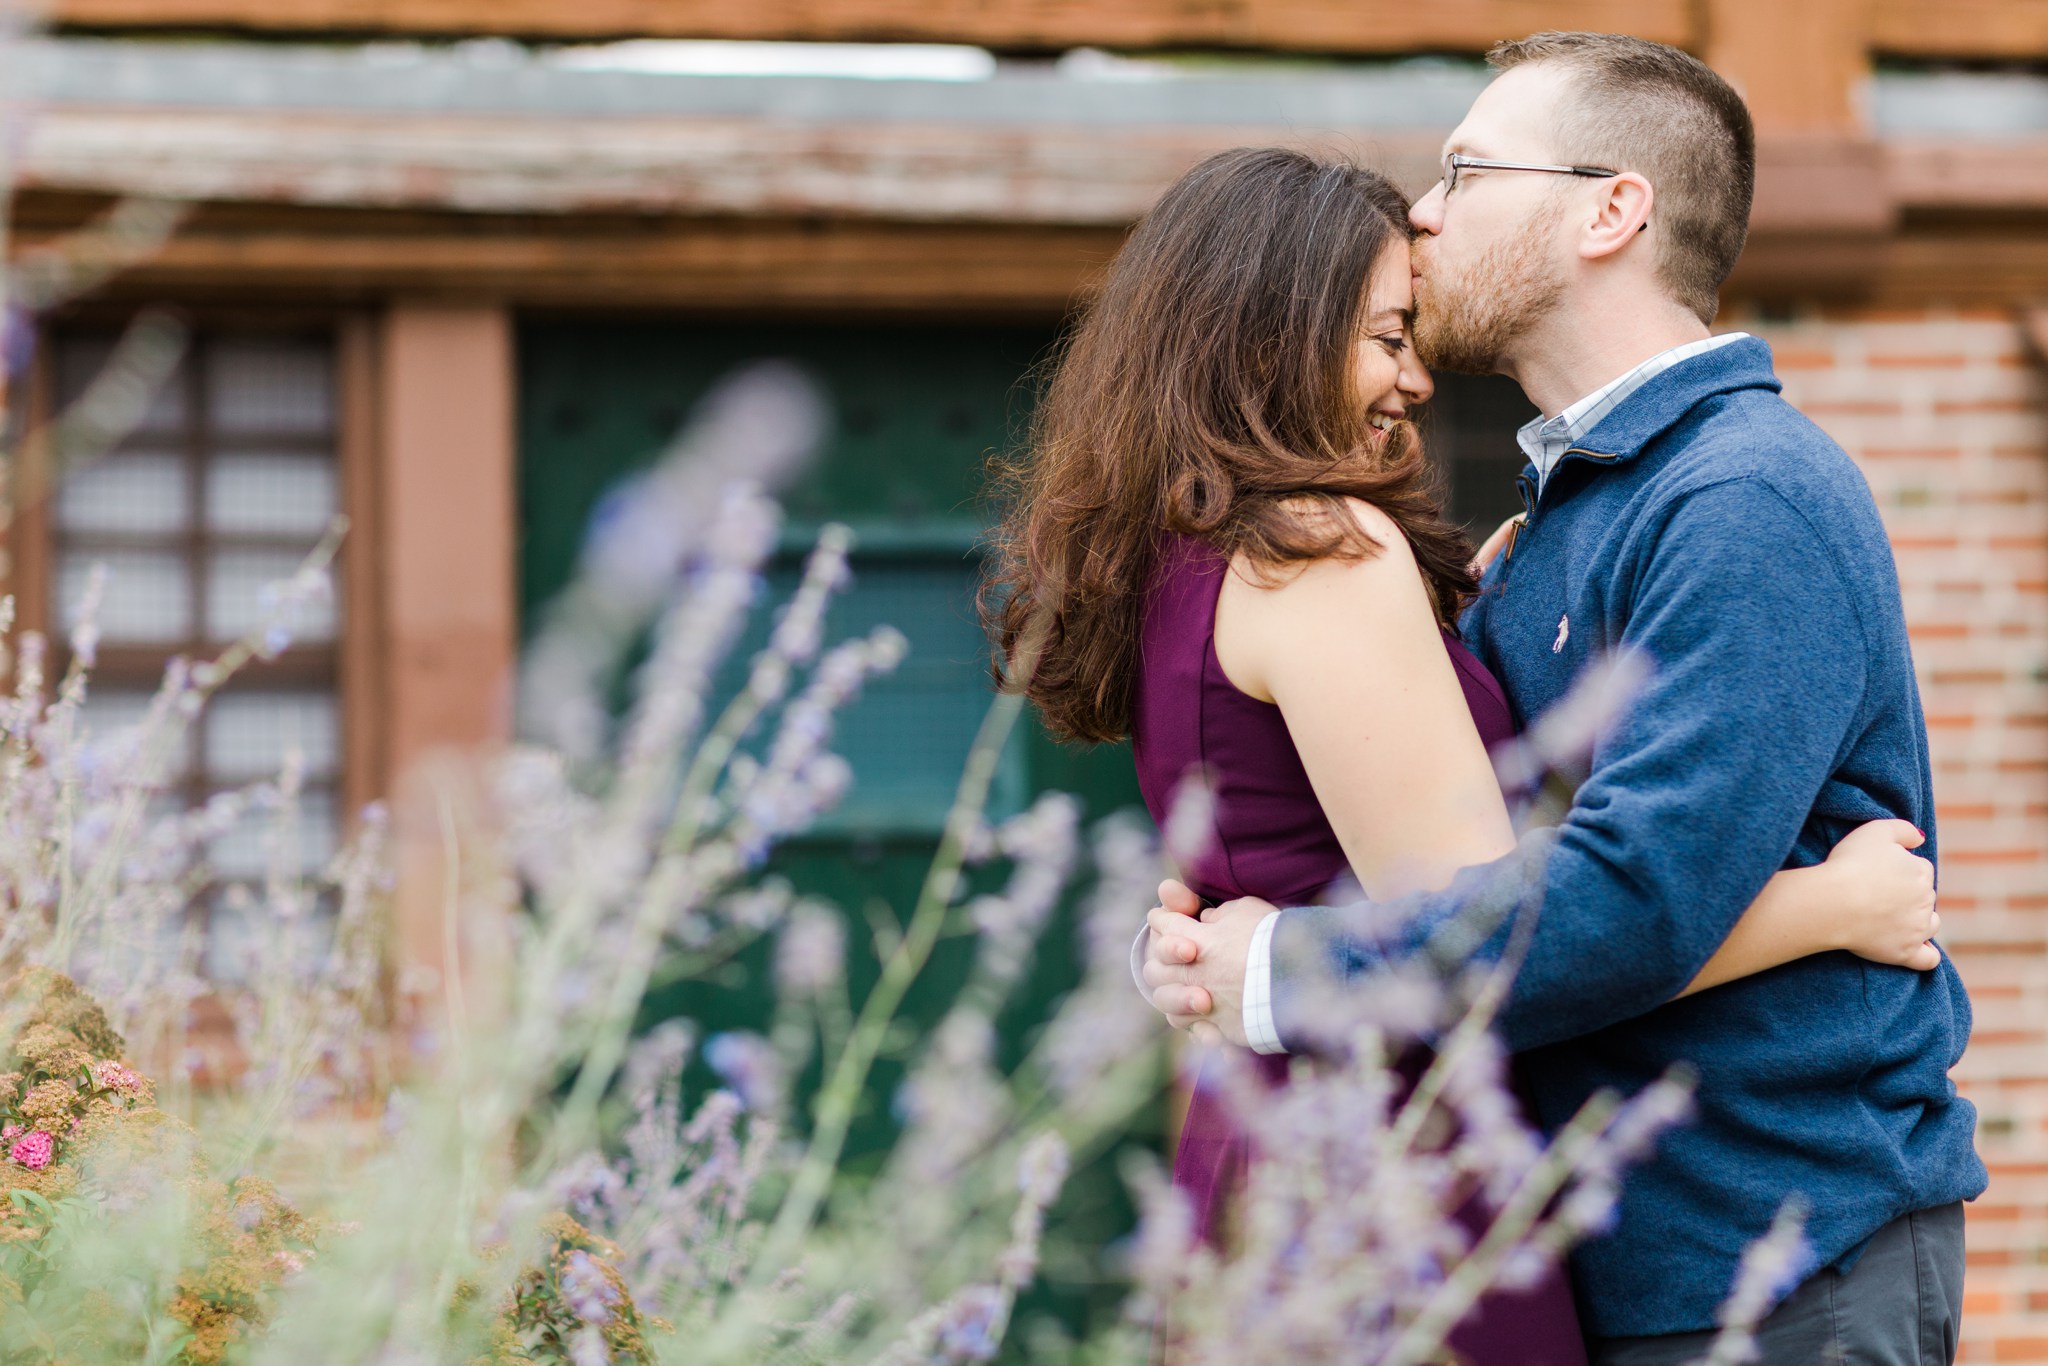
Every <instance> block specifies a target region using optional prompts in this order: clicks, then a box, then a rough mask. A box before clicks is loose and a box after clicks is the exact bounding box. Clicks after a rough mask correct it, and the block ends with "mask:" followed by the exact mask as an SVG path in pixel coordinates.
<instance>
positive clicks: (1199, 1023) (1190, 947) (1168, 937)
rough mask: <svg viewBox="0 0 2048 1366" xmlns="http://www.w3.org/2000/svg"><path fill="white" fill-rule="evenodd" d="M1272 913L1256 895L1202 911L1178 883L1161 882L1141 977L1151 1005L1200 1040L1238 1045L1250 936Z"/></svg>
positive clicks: (1241, 1037)
mask: <svg viewBox="0 0 2048 1366" xmlns="http://www.w3.org/2000/svg"><path fill="white" fill-rule="evenodd" d="M1273 909H1274V908H1273V907H1272V906H1271V905H1269V904H1268V903H1266V902H1264V901H1260V900H1259V899H1258V898H1256V897H1243V898H1240V899H1239V900H1236V901H1226V902H1224V903H1223V904H1222V905H1220V906H1206V907H1205V906H1203V905H1202V899H1201V898H1200V897H1198V896H1196V895H1195V894H1194V893H1193V892H1192V891H1190V890H1188V888H1187V886H1186V885H1185V884H1183V883H1180V882H1176V881H1174V880H1173V879H1171V878H1169V879H1167V880H1166V881H1165V882H1162V883H1160V884H1159V904H1158V905H1157V906H1154V907H1153V908H1152V909H1151V910H1150V911H1148V912H1147V913H1146V916H1145V922H1146V924H1147V926H1148V927H1149V928H1150V929H1151V931H1152V938H1151V942H1150V943H1149V944H1147V945H1146V949H1145V959H1144V963H1143V965H1142V966H1141V968H1140V975H1141V976H1142V977H1143V978H1144V981H1145V989H1146V990H1147V991H1149V992H1150V993H1151V994H1152V1005H1153V1008H1154V1009H1156V1010H1157V1011H1158V1012H1159V1013H1160V1014H1162V1015H1164V1016H1165V1017H1166V1022H1167V1023H1168V1024H1170V1025H1172V1026H1173V1027H1174V1028H1175V1029H1185V1030H1187V1031H1188V1032H1189V1033H1190V1034H1192V1035H1194V1036H1195V1037H1196V1038H1197V1039H1200V1040H1202V1041H1203V1042H1204V1043H1224V1042H1228V1043H1234V1044H1240V1045H1241V1044H1243V1043H1244V1042H1245V1036H1244V976H1245V961H1246V959H1247V957H1248V956H1249V955H1250V953H1251V946H1252V934H1253V932H1254V931H1256V930H1257V929H1258V927H1259V922H1260V921H1261V920H1263V919H1265V918H1266V916H1267V915H1268V914H1269V913H1270V912H1271V911H1272V910H1273Z"/></svg>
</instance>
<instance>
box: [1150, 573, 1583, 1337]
mask: <svg viewBox="0 0 2048 1366" xmlns="http://www.w3.org/2000/svg"><path fill="white" fill-rule="evenodd" d="M1227 568H1228V564H1227V562H1226V561H1225V560H1224V558H1223V557H1222V556H1221V555H1220V554H1218V553H1217V552H1216V551H1215V550H1213V549H1211V548H1210V547H1209V546H1208V545H1206V544H1204V543H1203V542H1201V541H1199V540H1196V539H1194V538H1192V537H1187V536H1178V535H1168V536H1167V537H1166V538H1165V540H1164V541H1163V542H1162V544H1161V547H1160V554H1159V560H1158V563H1157V565H1156V566H1155V567H1154V569H1153V571H1152V577H1151V581H1150V582H1149V584H1148V585H1147V587H1146V597H1145V609H1144V619H1143V621H1142V623H1141V624H1140V627H1139V635H1138V668H1137V677H1136V686H1135V688H1134V691H1133V696H1132V704H1131V739H1132V745H1131V749H1132V754H1133V757H1134V758H1135V759H1136V761H1137V767H1138V785H1139V787H1140V788H1141V789H1143V791H1144V794H1145V805H1146V806H1147V807H1148V808H1149V809H1150V810H1151V813H1152V818H1153V819H1154V820H1155V821H1159V822H1164V820H1165V819H1166V809H1167V805H1168V803H1169V802H1170V801H1171V800H1172V797H1173V792H1174V788H1175V786H1176V785H1177V784H1178V783H1179V782H1180V781H1181V779H1182V777H1183V776H1184V775H1185V774H1186V773H1187V772H1188V771H1189V770H1190V769H1192V768H1195V767H1202V768H1205V769H1206V770H1207V771H1208V775H1209V781H1210V784H1211V787H1212V789H1213V790H1214V792H1215V796H1216V817H1215V821H1216V828H1215V831H1214V835H1215V838H1214V840H1213V842H1212V844H1211V846H1210V849H1209V851H1208V853H1207V854H1205V855H1204V857H1203V858H1202V860H1201V862H1200V863H1199V864H1198V865H1197V866H1196V867H1194V868H1191V869H1189V870H1187V881H1188V885H1189V886H1190V887H1192V888H1193V889H1194V890H1195V891H1196V892H1198V893H1200V894H1201V895H1202V896H1203V897H1204V898H1206V899H1207V900H1209V901H1211V902H1221V901H1229V900H1232V899H1234V898H1236V897H1241V896H1257V897H1261V898H1263V899H1265V900H1267V901H1270V902H1273V903H1274V904H1275V905H1279V906H1299V905H1307V904H1313V903H1315V902H1317V901H1319V900H1320V899H1321V898H1322V894H1323V891H1324V889H1326V888H1327V887H1329V885H1330V884H1331V883H1332V882H1334V881H1336V880H1337V879H1338V878H1339V877H1342V876H1343V875H1344V874H1345V873H1346V872H1348V870H1349V866H1348V864H1347V863H1346V861H1345V858H1344V850H1343V848H1342V847H1341V846H1340V845H1339V844H1338V843H1337V836H1336V833H1335V832H1334V831H1333V830H1331V829H1330V823H1329V821H1328V820H1326V819H1325V818H1324V816H1323V811H1322V808H1321V806H1319V805H1318V804H1317V802H1316V797H1315V792H1314V790H1313V789H1312V788H1311V787H1310V786H1309V781H1308V774H1307V772H1306V771H1304V770H1303V768H1302V766H1301V759H1300V757H1299V756H1298V755H1297V754H1296V753H1295V749H1294V742H1293V740H1292V739H1291V738H1290V737H1289V736H1288V733H1287V726H1286V724H1285V723H1284V722H1283V721H1282V720H1281V719H1280V709H1279V708H1278V707H1275V706H1274V705H1272V704H1271V703H1270V702H1261V701H1259V700H1257V699H1256V698H1252V697H1247V696H1246V695H1245V694H1244V693H1241V692H1239V691H1238V690H1237V689H1236V688H1235V687H1233V686H1232V685H1231V683H1230V680H1229V679H1227V678H1225V677H1224V676H1223V666H1222V665H1221V664H1220V663H1219V662H1218V661H1217V658H1216V641H1215V628H1216V598H1217V595H1218V593H1219V592H1220V591H1221V589H1222V586H1223V575H1224V573H1225V571H1226V570H1227ZM1444 645H1445V648H1446V649H1448V650H1449V651H1450V655H1451V662H1452V664H1454V665H1455V666H1456V667H1457V672H1458V682H1459V684H1460V685H1461V686H1462V687H1463V688H1464V691H1465V701H1466V704H1467V705H1468V706H1470V707H1471V709H1472V719H1473V720H1474V722H1476V723H1477V725H1478V727H1479V734H1480V737H1481V738H1482V739H1483V740H1485V741H1486V743H1487V745H1488V746H1489V747H1491V746H1493V745H1495V744H1498V743H1499V742H1500V741H1502V740H1505V739H1507V738H1508V737H1509V736H1511V735H1513V734H1514V723H1513V720H1512V717H1511V714H1510V712H1509V710H1508V703H1507V697H1506V696H1505V694H1503V693H1502V692H1501V687H1500V684H1499V682H1498V681H1497V680H1495V678H1494V677H1493V675H1492V674H1490V673H1488V672H1487V670H1486V666H1485V665H1483V664H1481V663H1480V662H1479V661H1478V659H1477V658H1475V657H1474V656H1473V655H1472V653H1471V652H1470V651H1468V650H1467V649H1466V648H1465V647H1464V646H1463V645H1462V644H1460V643H1459V642H1458V641H1457V640H1456V639H1455V638H1454V637H1452V636H1450V635H1449V634H1446V635H1445V637H1444ZM1256 1065H1257V1067H1258V1070H1259V1073H1260V1075H1261V1076H1262V1077H1263V1078H1264V1079H1265V1080H1266V1082H1267V1083H1268V1084H1269V1085H1273V1086H1282V1085H1285V1084H1286V1079H1287V1059H1286V1058H1284V1057H1273V1056H1259V1057H1257V1058H1256ZM1218 1090H1219V1088H1216V1087H1211V1086H1198V1087H1197V1088H1196V1089H1195V1094H1194V1096H1193V1098H1192V1100H1191V1102H1190V1105H1189V1108H1188V1114H1187V1119H1186V1121H1185V1123H1184V1124H1183V1126H1182V1129H1181V1142H1180V1151H1179V1152H1178V1153H1177V1154H1176V1156H1175V1158H1174V1165H1173V1180H1174V1184H1175V1185H1176V1186H1177V1187H1179V1188H1180V1189H1181V1190H1182V1191H1184V1192H1185V1193H1186V1194H1187V1195H1188V1197H1189V1198H1190V1200H1191V1201H1192V1203H1193V1205H1194V1209H1195V1216H1196V1220H1197V1223H1198V1226H1199V1228H1200V1231H1201V1235H1202V1237H1203V1238H1205V1239H1207V1240H1210V1241H1212V1242H1213V1241H1215V1239H1216V1236H1217V1233H1218V1229H1219V1224H1220V1221H1221V1216H1222V1214H1223V1212H1224V1210H1225V1209H1226V1208H1227V1206H1228V1204H1229V1203H1230V1201H1231V1200H1232V1199H1233V1198H1234V1197H1235V1195H1236V1193H1237V1192H1238V1191H1240V1190H1242V1189H1243V1186H1244V1179H1245V1171H1246V1166H1247V1164H1248V1162H1249V1161H1250V1160H1251V1155H1250V1151H1249V1145H1248V1143H1247V1141H1246V1139H1245V1136H1244V1134H1243V1133H1242V1132H1241V1131H1240V1130H1239V1129H1238V1128H1237V1126H1236V1125H1235V1124H1234V1123H1233V1122H1232V1120H1231V1117H1230V1114H1229V1112H1228V1110H1227V1109H1226V1107H1225V1104H1224V1102H1223V1099H1222V1097H1221V1096H1220V1095H1219V1094H1218ZM1468 1215H1469V1216H1470V1217H1468V1218H1467V1222H1468V1224H1473V1226H1474V1227H1475V1228H1478V1227H1483V1221H1481V1222H1475V1221H1480V1220H1481V1216H1480V1215H1479V1213H1478V1212H1477V1211H1476V1210H1474V1211H1466V1212H1462V1213H1461V1217H1466V1216H1468ZM1450 1345H1451V1346H1452V1348H1453V1349H1455V1350H1456V1351H1457V1352H1458V1354H1459V1356H1460V1358H1461V1359H1462V1360H1463V1361H1464V1362H1466V1363H1468V1366H1585V1362H1586V1351H1585V1344H1584V1342H1583V1340H1582V1338H1581V1336H1580V1333H1579V1323H1578V1314H1577V1312H1576V1311H1575V1309H1574V1308H1573V1304H1572V1295H1571V1289H1570V1287H1569V1286H1568V1285H1567V1284H1566V1282H1565V1279H1564V1275H1563V1273H1562V1272H1561V1271H1560V1272H1553V1273H1552V1274H1551V1275H1550V1276H1549V1277H1547V1278H1546V1279H1545V1280H1544V1281H1543V1282H1542V1283H1541V1284H1539V1285H1537V1286H1535V1287H1534V1288H1532V1289H1529V1290H1525V1291H1517V1292H1496V1293H1494V1294H1491V1295H1488V1296H1487V1297H1486V1298H1485V1299H1483V1300H1481V1301H1480V1303H1479V1304H1478V1306H1477V1307H1475V1308H1474V1310H1473V1311H1472V1313H1471V1314H1469V1315H1468V1316H1467V1317H1466V1319H1465V1321H1464V1322H1463V1323H1461V1324H1459V1326H1458V1328H1457V1330H1456V1331H1455V1332H1454V1333H1453V1334H1452V1336H1451V1344H1450Z"/></svg>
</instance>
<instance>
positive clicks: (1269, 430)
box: [981, 148, 1474, 741]
mask: <svg viewBox="0 0 2048 1366" xmlns="http://www.w3.org/2000/svg"><path fill="white" fill-rule="evenodd" d="M1407 234H1408V227H1407V203H1406V200H1405V198H1404V197H1403V196H1402V194H1401V192H1400V191H1399V190H1397V189H1396V188H1395V187H1394V186H1393V184H1392V183H1391V182H1389V181H1388V180H1387V179H1386V177H1384V176H1382V175H1380V174H1378V173H1377V172H1375V171H1369V170H1366V169H1364V168H1363V167H1360V166H1357V165H1354V164H1352V163H1350V162H1348V161H1343V160H1335V159H1322V158H1318V157H1314V156H1310V155H1308V154H1305V153H1303V152H1298V151H1289V150H1285V149H1281V148H1240V149H1238V150H1236V151H1230V152H1223V153H1220V154H1218V155H1216V156H1213V157H1210V158H1209V159H1208V160H1206V161H1204V162H1203V163H1202V164H1201V165H1199V166H1197V167H1195V168H1194V169H1193V170H1191V171H1189V172H1188V173H1187V174H1186V175H1185V176H1183V177H1181V179H1180V182H1179V183H1178V184H1176V185H1175V186H1174V187H1173V188H1172V189H1171V190H1168V191H1167V192H1166V195H1165V197H1164V198H1162V199H1161V200H1160V201H1159V203H1158V205H1157V206H1156V207H1154V208H1153V210H1152V211H1151V212H1150V213H1149V214H1147V215H1146V216H1145V218H1144V220H1143V221H1142V222H1140V223H1139V224H1138V226H1137V227H1136V228H1135V229H1134V230H1133V232H1132V234H1131V236H1130V239H1129V240H1128V241H1127V242H1126V243H1125V244H1124V247H1123V249H1122V251H1120V252H1119V253H1118V254H1117V257H1116V260H1115V261H1114V262H1113V263H1112V264H1111V266H1110V269H1109V273H1108V278H1107V279H1106V280H1105V281H1104V283H1103V287H1102V289H1101V291H1100V293H1099V294H1098V295H1097V297H1096V299H1095V301H1094V302H1093V304H1092V305H1091V306H1090V307H1089V308H1088V309H1087V310H1086V312H1085V313H1084V314H1083V316H1082V317H1081V319H1080V320H1079V322H1078V325H1077V326H1076V327H1075V328H1074V329H1073V330H1072V332H1071V333H1070V335H1069V337H1068V339H1067V341H1066V343H1065V345H1064V347H1063V348H1062V351H1061V353H1060V354H1058V355H1056V356H1055V357H1054V360H1053V362H1052V364H1053V369H1052V374H1051V378H1050V380H1049V382H1048V383H1047V385H1046V388H1045V393H1044V395H1043V397H1042V399H1041V401H1040V402H1039V404H1038V407H1037V410H1036V412H1035V414H1034V416H1033V419H1032V423H1031V427H1030V433H1029V438H1028V441H1027V442H1026V444H1025V447H1024V449H1023V450H1022V452H1021V453H1020V454H1018V455H1017V456H1015V457H1013V458H1011V459H1009V460H1006V461H1002V462H999V463H998V467H997V481H996V489H997V491H998V498H999V499H1000V501H1001V504H1002V513H1003V516H1002V520H1001V522H1000V524H999V526H998V529H997V531H996V533H995V543H994V547H993V550H994V554H993V557H992V563H991V567H990V571H989V576H988V579H987V582H986V583H985V584H984V587H983V592H982V597H981V607H982V616H983V619H984V622H985V623H986V625H987V626H988V628H989V632H990V634H991V636H992V637H993V638H994V640H995V643H996V647H997V665H996V672H997V676H998V679H999V680H1001V681H1002V683H1003V685H1004V686H1005V687H1008V688H1012V689H1017V688H1021V689H1022V690H1023V691H1024V693H1025V694H1026V695H1027V696H1028V697H1029V698H1030V700H1031V701H1032V702H1034V703H1036V704H1037V706H1038V707H1039V708H1040V709H1041V710H1042V711H1043V713H1044V716H1045V720H1046V724H1047V725H1048V726H1049V727H1050V728H1051V729H1052V731H1053V732H1054V733H1055V734H1057V735H1059V736H1061V737H1063V738H1067V739H1074V740H1084V741H1111V740H1120V739H1122V738H1123V737H1124V736H1126V735H1127V734H1129V732H1130V719H1131V691H1132V674H1133V669H1134V665H1135V662H1136V655H1137V646H1138V627H1139V615H1140V613H1141V611H1142V609H1143V606H1144V600H1145V590H1146V584H1147V580H1148V578H1149V576H1150V571H1151V568H1152V562H1153V558H1154V555H1155V554H1156V553H1157V548H1158V544H1159V540H1160V533H1162V532H1168V531H1171V532H1182V533H1186V534H1188V535H1192V536H1197V537H1200V538H1201V539H1202V540H1204V541H1206V542H1207V543H1208V544H1209V545H1211V546H1213V547H1214V548H1215V549H1216V550H1217V551H1218V552H1219V553H1221V554H1223V555H1225V556H1234V555H1236V554H1237V553H1238V552H1240V551H1241V552H1243V553H1244V554H1245V555H1246V556H1247V557H1248V558H1249V559H1250V560H1251V561H1252V562H1253V563H1254V564H1255V565H1257V566H1260V567H1261V569H1271V570H1276V571H1277V570H1280V569H1282V568H1284V567H1285V566H1287V565H1290V564H1296V563H1300V562H1305V561H1310V560H1316V559H1321V558H1324V557H1328V556H1341V557H1346V558H1364V557H1367V556H1370V555H1373V554H1376V553H1377V552H1378V551H1379V549H1380V547H1379V544H1378V543H1377V542H1375V541H1374V540H1373V539H1372V538H1371V537H1370V536H1369V535H1367V534H1366V533H1365V532H1364V531H1363V530H1362V529H1360V527H1359V526H1358V524H1357V521H1356V519H1355V518H1353V517H1351V516H1350V515H1349V514H1348V513H1347V512H1346V511H1345V510H1344V509H1342V508H1341V507H1339V506H1338V504H1339V500H1340V499H1343V498H1346V497H1351V498H1360V499H1363V500H1365V501H1366V502H1369V503H1372V504H1374V505H1375V506H1377V507H1378V508H1380V509H1381V510H1382V511H1384V512H1385V513H1386V514H1387V515H1388V516H1389V517H1391V518H1393V520H1394V521H1395V523H1396V524H1397V525H1398V526H1399V527H1400V528H1401V531H1402V533H1403V534H1404V535H1405V536H1406V537H1407V538H1408V541H1409V543H1410V544H1411V545H1412V546H1413V547H1414V552H1415V558H1416V561H1417V563H1418V564H1419V565H1420V566H1421V568H1422V573H1423V576H1424V579H1425V581H1426V582H1427V583H1428V585H1429V587H1430V591H1431V594H1432V596H1433V598H1434V599H1435V603H1436V609H1437V613H1438V615H1439V616H1440V617H1441V618H1442V619H1443V620H1444V621H1445V622H1446V623H1449V622H1451V621H1452V620H1453V619H1454V618H1455V616H1456V614H1457V612H1458V610H1459V608H1460V607H1462V606H1463V605H1464V603H1465V601H1466V600H1467V598H1468V597H1469V596H1470V594H1471V592H1472V590H1473V587H1474V583H1473V578H1472V574H1471V570H1470V569H1469V567H1468V565H1469V562H1470V560H1471V554H1472V548H1471V544H1470V542H1468V541H1467V540H1466V538H1465V536H1464V534H1463V533H1462V532H1461V531H1460V530H1459V529H1458V528H1456V527H1455V526H1453V525H1451V524H1450V523H1449V522H1447V521H1446V520H1445V519H1444V516H1443V511H1442V500H1441V486H1440V484H1439V481H1438V479H1437V477H1436V474H1435V472H1434V471H1433V470H1432V469H1431V467H1430V466H1429V465H1428V463H1427V462H1425V460H1424V459H1423V455H1422V448H1421V444H1420V442H1419V441H1418V440H1417V439H1416V437H1415V434H1414V431H1413V429H1412V428H1411V427H1410V426H1409V425H1408V424H1407V423H1405V422H1404V423H1401V424H1398V425H1397V426H1396V428H1395V430H1394V432H1393V433H1392V435H1391V437H1390V438H1389V439H1388V440H1387V441H1386V442H1385V443H1384V445H1381V446H1378V447H1376V446H1375V444H1374V442H1373V441H1372V440H1371V437H1370V432H1369V428H1368V426H1367V423H1366V417H1367V409H1366V404H1365V402H1364V400H1363V398H1362V396H1360V395H1359V394H1357V393H1355V392H1354V387H1355V386H1354V384H1353V380H1352V366H1353V361H1352V347H1353V345H1354V343H1355V342H1356V341H1357V340H1358V339H1359V338H1360V337H1361V336H1363V335H1364V321H1365V319H1364V316H1363V314H1364V311H1365V292H1366V286H1367V283H1368V281H1369V280H1370V279H1371V275H1372V269H1373V266H1374V265H1375V263H1377V262H1378V261H1379V259H1380V257H1381V255H1382V254H1383V253H1385V252H1387V251H1389V250H1392V249H1393V248H1394V247H1395V246H1396V245H1405V243H1406V241H1407Z"/></svg>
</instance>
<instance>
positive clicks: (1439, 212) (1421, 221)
mask: <svg viewBox="0 0 2048 1366" xmlns="http://www.w3.org/2000/svg"><path fill="white" fill-rule="evenodd" d="M1408 222H1409V224H1410V226H1412V227H1413V228H1414V229H1415V230H1416V231H1417V232H1427V233H1437V232H1441V231H1443V226H1444V183H1443V182H1442V181H1441V180H1439V181H1438V182H1437V183H1436V184H1434V185H1432V186H1430V188H1429V193H1428V194H1426V195H1424V196H1422V198H1420V199H1418V200H1416V201H1415V203H1414V204H1412V205H1410V206H1409V209H1408Z"/></svg>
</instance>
